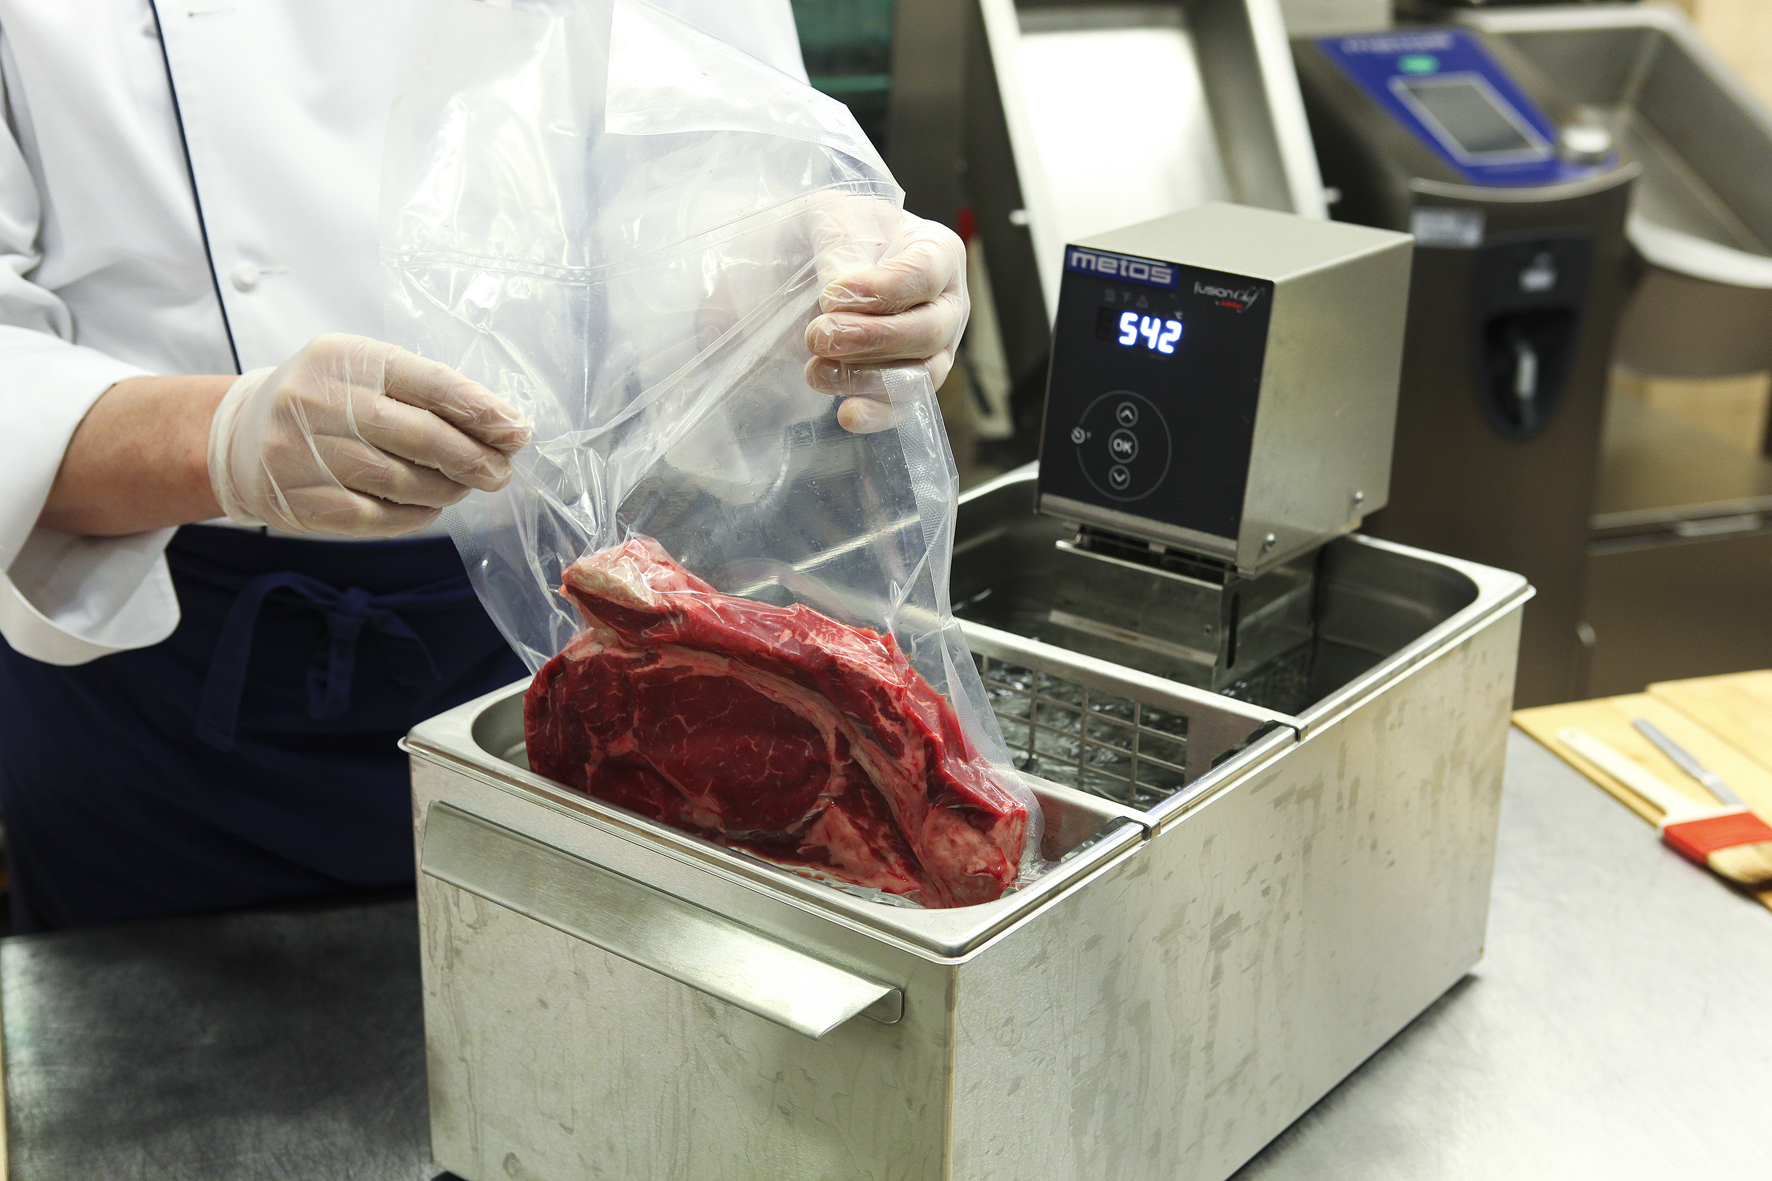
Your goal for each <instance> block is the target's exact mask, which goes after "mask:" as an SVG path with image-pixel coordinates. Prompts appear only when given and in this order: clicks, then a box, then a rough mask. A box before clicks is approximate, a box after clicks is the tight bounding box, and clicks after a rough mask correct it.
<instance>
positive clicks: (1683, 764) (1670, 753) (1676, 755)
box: [1630, 718, 1746, 807]
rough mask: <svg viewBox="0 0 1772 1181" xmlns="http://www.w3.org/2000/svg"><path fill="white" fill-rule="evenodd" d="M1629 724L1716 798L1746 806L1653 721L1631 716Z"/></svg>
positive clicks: (1716, 776)
mask: <svg viewBox="0 0 1772 1181" xmlns="http://www.w3.org/2000/svg"><path fill="white" fill-rule="evenodd" d="M1630 724H1631V725H1633V726H1635V727H1636V728H1637V731H1638V732H1639V733H1641V734H1642V736H1643V737H1644V738H1647V739H1648V740H1649V741H1650V742H1653V743H1654V744H1655V745H1656V746H1657V747H1659V748H1660V750H1661V753H1662V754H1664V755H1666V756H1667V757H1668V758H1670V759H1672V760H1673V763H1674V765H1675V766H1676V767H1678V768H1679V769H1680V770H1682V771H1684V772H1685V773H1686V774H1688V775H1690V776H1692V778H1694V779H1696V780H1698V782H1700V783H1702V784H1704V786H1705V787H1706V788H1708V789H1709V790H1710V793H1711V794H1712V795H1714V796H1716V797H1717V799H1719V800H1721V801H1723V803H1725V804H1731V805H1733V806H1735V807H1746V805H1745V804H1743V803H1742V802H1741V797H1740V796H1738V795H1736V794H1735V792H1734V790H1733V789H1732V788H1730V786H1729V785H1728V784H1727V783H1725V782H1724V781H1723V777H1722V776H1721V775H1718V774H1717V773H1716V772H1715V771H1712V770H1711V769H1710V768H1709V767H1707V766H1705V765H1704V764H1703V763H1701V762H1699V761H1698V760H1697V759H1695V758H1693V757H1692V753H1691V752H1690V751H1688V750H1687V749H1686V748H1685V747H1683V746H1681V745H1680V744H1679V743H1677V742H1675V741H1674V740H1673V739H1671V738H1669V737H1668V736H1667V735H1666V734H1663V733H1662V732H1661V729H1660V728H1659V727H1658V726H1656V725H1655V723H1654V722H1651V721H1650V720H1649V719H1647V718H1632V719H1631V721H1630Z"/></svg>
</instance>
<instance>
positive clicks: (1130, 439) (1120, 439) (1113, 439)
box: [1108, 431, 1138, 463]
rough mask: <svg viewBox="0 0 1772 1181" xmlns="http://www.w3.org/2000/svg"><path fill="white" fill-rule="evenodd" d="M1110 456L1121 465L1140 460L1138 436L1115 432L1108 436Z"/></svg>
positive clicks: (1126, 432) (1130, 433)
mask: <svg viewBox="0 0 1772 1181" xmlns="http://www.w3.org/2000/svg"><path fill="white" fill-rule="evenodd" d="M1108 454H1109V455H1112V456H1113V457H1114V458H1115V459H1116V460H1118V461H1119V462H1120V463H1131V462H1132V461H1133V460H1134V459H1136V458H1138V436H1137V435H1135V434H1133V433H1132V432H1131V431H1115V432H1114V433H1113V434H1111V435H1109V436H1108Z"/></svg>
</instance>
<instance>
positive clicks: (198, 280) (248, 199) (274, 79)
mask: <svg viewBox="0 0 1772 1181" xmlns="http://www.w3.org/2000/svg"><path fill="white" fill-rule="evenodd" d="M507 2H508V0H507ZM415 3H416V0H157V7H158V11H157V12H156V11H155V8H156V5H155V3H151V2H150V0H78V2H73V0H0V105H3V110H4V114H5V129H4V130H5V132H6V134H0V571H3V572H4V573H0V635H4V637H5V639H6V641H7V642H8V643H10V644H11V645H12V647H13V648H14V649H16V650H17V651H19V652H22V653H24V654H25V655H27V656H31V657H34V658H36V659H38V660H43V661H48V662H50V663H53V664H80V663H84V662H85V661H88V660H93V659H95V658H97V657H99V656H103V655H106V654H108V653H111V652H116V651H121V650H123V649H127V648H139V647H145V646H147V645H150V644H155V643H158V642H159V641H161V640H163V639H165V638H166V637H167V636H168V635H170V634H171V632H172V629H173V628H174V627H175V626H176V625H177V623H178V600H177V598H176V597H175V595H174V593H173V589H172V580H171V575H170V573H169V572H168V570H167V567H166V560H165V557H164V551H165V547H166V543H167V541H168V540H169V539H170V538H171V536H172V533H173V531H172V530H171V529H161V530H155V531H153V532H151V533H143V534H137V535H135V536H131V537H122V538H102V537H84V536H77V535H74V534H70V533H64V532H61V531H59V530H55V529H46V528H42V527H40V526H38V525H37V523H36V521H37V516H38V514H39V513H41V512H42V509H43V504H44V501H45V500H46V499H47V497H48V494H49V487H50V484H51V482H52V481H53V480H54V478H55V473H56V469H57V468H58V467H59V466H60V463H61V458H62V455H63V453H64V452H65V451H66V450H67V446H68V441H69V439H70V438H71V437H72V436H73V433H74V429H75V428H76V427H77V426H78V425H79V424H80V420H81V419H82V418H83V417H85V415H86V412H87V410H88V409H90V408H91V406H92V404H93V402H95V401H96V400H97V399H98V397H99V395H100V394H102V393H103V392H104V391H105V390H106V389H108V388H109V387H110V386H111V385H112V384H114V383H115V382H117V381H120V380H122V379H123V378H126V377H132V376H137V375H141V374H148V373H159V374H187V373H234V372H243V371H245V370H247V369H253V368H257V367H259V366H263V365H275V364H278V363H279V362H281V361H282V360H284V359H285V358H286V357H288V356H289V355H291V354H292V353H294V352H295V351H296V350H298V349H299V348H301V346H302V345H303V344H305V343H306V342H307V341H308V340H309V339H311V338H313V337H314V336H317V335H319V334H320V333H322V332H351V333H358V334H361V335H364V336H376V337H379V336H381V335H382V331H383V328H382V314H381V282H382V280H381V273H380V269H379V260H378V256H377V223H376V218H377V200H378V193H377V187H378V180H379V177H380V171H381V153H382V138H383V134H384V131H385V126H386V122H387V114H388V111H389V109H390V107H391V105H392V102H393V98H394V93H395V89H396V85H397V83H398V79H399V75H400V72H401V70H402V69H403V67H404V66H405V64H406V54H407V25H408V22H409V20H410V17H411V14H412V10H413V8H414V6H415ZM660 6H661V7H663V8H666V9H669V10H671V11H673V12H675V13H676V14H677V15H679V16H682V17H684V18H686V19H688V20H691V21H693V22H695V23H696V24H698V25H700V26H701V27H702V28H704V29H706V30H707V31H709V32H711V33H714V34H715V35H716V36H720V37H722V38H723V39H725V40H726V41H728V42H729V43H731V44H733V45H736V46H738V47H739V48H741V49H744V50H746V51H748V52H750V53H751V54H753V55H755V56H757V57H759V58H761V59H762V60H764V61H766V62H769V63H770V64H772V65H774V66H776V67H777V68H778V69H781V70H784V71H787V72H788V73H791V74H794V75H796V76H797V77H799V78H801V79H804V78H805V77H806V72H805V67H804V66H803V65H802V64H801V60H800V50H799V43H798V40H797V39H796V37H795V32H794V23H793V15H792V12H791V10H790V9H789V7H788V0H662V2H661V3H660ZM169 75H170V79H171V82H170V84H169V81H168V78H169ZM181 129H182V135H181ZM187 153H188V154H187ZM193 193H194V194H195V196H194V195H193ZM212 262H213V267H212V266H211V263H212Z"/></svg>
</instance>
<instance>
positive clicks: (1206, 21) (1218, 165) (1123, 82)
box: [968, 0, 1324, 323]
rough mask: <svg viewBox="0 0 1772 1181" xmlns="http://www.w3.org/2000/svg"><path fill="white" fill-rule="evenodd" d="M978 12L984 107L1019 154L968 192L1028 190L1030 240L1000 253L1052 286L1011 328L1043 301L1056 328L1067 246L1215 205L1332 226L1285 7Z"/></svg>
mask: <svg viewBox="0 0 1772 1181" xmlns="http://www.w3.org/2000/svg"><path fill="white" fill-rule="evenodd" d="M979 8H980V12H981V16H982V18H983V22H982V24H983V29H982V32H983V33H984V38H985V44H986V46H987V48H988V56H989V59H990V62H989V64H990V73H991V74H992V76H993V80H994V82H995V83H996V85H995V87H994V91H995V93H992V94H989V95H988V96H982V97H985V99H986V101H989V102H991V103H992V105H994V106H995V107H997V108H998V109H999V110H1000V111H1001V114H1002V123H1001V130H1002V133H1003V137H1004V138H1006V140H1007V151H1006V152H1000V153H998V152H993V153H991V156H992V158H993V159H1000V158H1003V157H1007V159H1006V161H1005V162H1006V163H1008V164H1009V165H1010V167H1011V169H1012V175H1007V176H993V175H976V174H975V175H973V176H971V177H969V178H968V187H971V188H984V189H991V190H996V189H1002V188H1008V187H1013V188H1014V189H1015V190H1016V195H1017V196H1018V197H1019V199H1020V202H1021V204H1020V205H1019V206H1017V207H1016V208H1017V209H1018V210H1019V211H1020V213H1021V214H1022V217H1023V219H1024V220H1023V224H1025V225H1026V227H1027V231H1028V234H1027V237H1026V238H1016V239H1010V240H1008V241H1001V240H1000V241H998V242H995V243H993V244H992V245H991V250H992V252H993V257H994V258H995V259H1002V258H1005V257H1006V256H1007V255H1009V254H1010V253H1012V251H1011V250H1010V249H1007V248H1008V247H1014V248H1015V250H1014V251H1013V253H1016V254H1028V255H1031V258H1032V263H1033V266H1032V269H1033V270H1034V271H1035V273H1036V274H1037V275H1038V277H1039V286H1038V288H1037V289H1035V290H1032V291H1028V290H1020V289H1017V290H1013V291H1002V292H1000V293H999V299H1000V302H1003V301H1006V302H1007V303H1008V304H1009V305H1011V306H1008V307H1006V308H1004V309H1003V312H1004V314H1003V319H1005V320H1009V319H1012V318H1014V317H1015V313H1016V311H1017V310H1018V307H1019V306H1021V305H1023V304H1025V302H1027V301H1030V300H1031V301H1032V302H1035V303H1039V302H1040V300H1039V298H1038V297H1039V296H1040V294H1041V292H1042V291H1043V292H1044V296H1045V298H1044V318H1045V319H1046V320H1047V322H1048V323H1049V322H1050V320H1051V316H1052V313H1053V311H1054V309H1055V308H1056V307H1057V303H1058V277H1059V275H1060V273H1061V267H1062V265H1063V252H1064V247H1065V244H1066V243H1068V242H1075V241H1077V240H1078V239H1080V238H1082V237H1085V236H1087V235H1090V234H1095V233H1099V232H1101V231H1103V230H1109V229H1113V228H1114V227H1116V226H1123V225H1128V224H1131V223H1133V222H1139V221H1144V220H1147V219H1149V218H1153V217H1160V216H1162V215H1164V214H1167V213H1173V212H1175V211H1176V210H1178V209H1186V208H1188V207H1190V206H1193V205H1197V204H1199V203H1200V202H1202V201H1225V200H1228V201H1237V202H1240V203H1242V204H1245V205H1255V206H1261V207H1264V208H1268V209H1281V210H1288V211H1292V212H1296V213H1301V214H1304V215H1306V216H1309V217H1322V216H1323V215H1324V209H1323V198H1322V182H1321V180H1320V178H1319V177H1318V174H1317V166H1316V159H1315V156H1314V155H1313V154H1312V151H1311V145H1310V133H1309V130H1308V128H1307V127H1306V125H1305V119H1304V110H1303V107H1302V105H1301V103H1300V100H1299V97H1298V83H1297V80H1296V79H1295V78H1294V77H1293V74H1292V63H1291V59H1290V55H1289V54H1288V53H1287V49H1286V32H1285V27H1284V23H1283V21H1282V18H1281V16H1280V10H1279V6H1278V0H1166V2H1156V3H1150V2H1147V3H1132V4H1126V3H1100V2H1099V0H1097V2H1093V3H1092V2H1089V0H1076V2H1073V3H1059V4H1049V3H1033V2H1030V3H1017V2H1016V0H979ZM1110 78H1111V79H1112V80H1113V82H1112V84H1111V85H1107V84H1104V80H1105V79H1110ZM1129 111H1138V112H1139V113H1140V116H1139V117H1134V118H1128V117H1127V112H1129ZM993 114H995V112H993ZM1153 129H1154V134H1153ZM992 130H993V131H995V130H996V128H994V127H993V128H992ZM984 204H985V205H986V206H991V207H994V206H1000V205H1001V202H1000V201H996V202H993V201H991V200H990V199H989V198H987V199H986V201H985V202H984ZM999 247H1004V249H999Z"/></svg>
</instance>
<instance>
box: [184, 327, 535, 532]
mask: <svg viewBox="0 0 1772 1181" xmlns="http://www.w3.org/2000/svg"><path fill="white" fill-rule="evenodd" d="M528 440H529V426H528V424H527V423H525V422H524V421H523V417H522V415H520V414H518V413H517V411H516V410H514V409H512V408H511V407H510V406H509V405H507V404H506V403H505V402H503V401H502V400H500V399H499V398H497V397H495V396H494V395H493V394H492V392H491V391H489V390H488V389H486V387H484V386H482V385H480V384H479V383H477V382H473V381H469V380H468V379H467V378H465V377H463V376H462V375H461V374H459V373H457V372H456V371H455V370H453V369H451V368H449V367H448V366H446V365H442V364H439V363H438V362H436V361H428V360H426V359H425V358H423V357H420V356H417V355H416V354H413V353H409V352H407V351H406V350H405V349H402V348H399V347H397V346H395V345H391V344H385V343H383V342H381V341H378V340H370V339H369V338H367V337H362V336H345V335H341V334H336V333H335V334H329V335H326V336H317V337H315V338H314V339H313V340H311V341H309V342H308V344H307V345H306V347H304V348H303V349H302V350H301V351H300V352H299V353H297V354H295V356H293V357H291V358H289V360H287V361H285V362H283V364H282V365H279V366H278V367H277V368H275V369H255V370H253V371H252V372H250V373H247V374H245V375H244V376H242V377H241V378H240V379H239V380H238V381H236V382H235V383H234V384H233V386H232V387H231V388H230V389H229V390H228V392H227V394H226V395H225V396H224V397H223V398H222V401H221V405H220V406H219V407H217V409H216V412H215V418H214V419H213V420H212V422H211V425H210V428H209V483H210V486H211V488H212V489H213V491H214V492H215V498H216V500H217V501H218V502H220V504H221V506H222V510H223V511H224V512H225V513H227V515H228V519H229V520H232V521H237V522H239V523H240V524H243V525H270V526H272V527H273V528H276V529H281V530H284V531H285V532H289V533H310V532H312V533H338V534H346V535H350V536H354V537H394V536H398V535H399V534H402V533H410V532H412V531H413V530H415V529H422V528H424V527H425V526H426V525H429V524H430V523H431V522H433V521H435V520H436V519H437V516H438V514H440V513H441V512H442V511H443V508H444V506H446V505H451V504H454V503H455V502H456V501H458V500H460V499H461V498H462V497H464V496H466V495H467V494H468V492H469V491H470V490H471V489H475V488H479V489H483V490H485V491H489V492H490V491H496V490H497V489H499V488H502V487H504V486H505V484H506V483H507V482H509V480H510V478H511V464H510V460H509V459H507V458H506V455H507V454H508V453H510V452H513V451H516V450H517V449H518V448H520V447H522V446H523V444H524V443H526V442H528Z"/></svg>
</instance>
